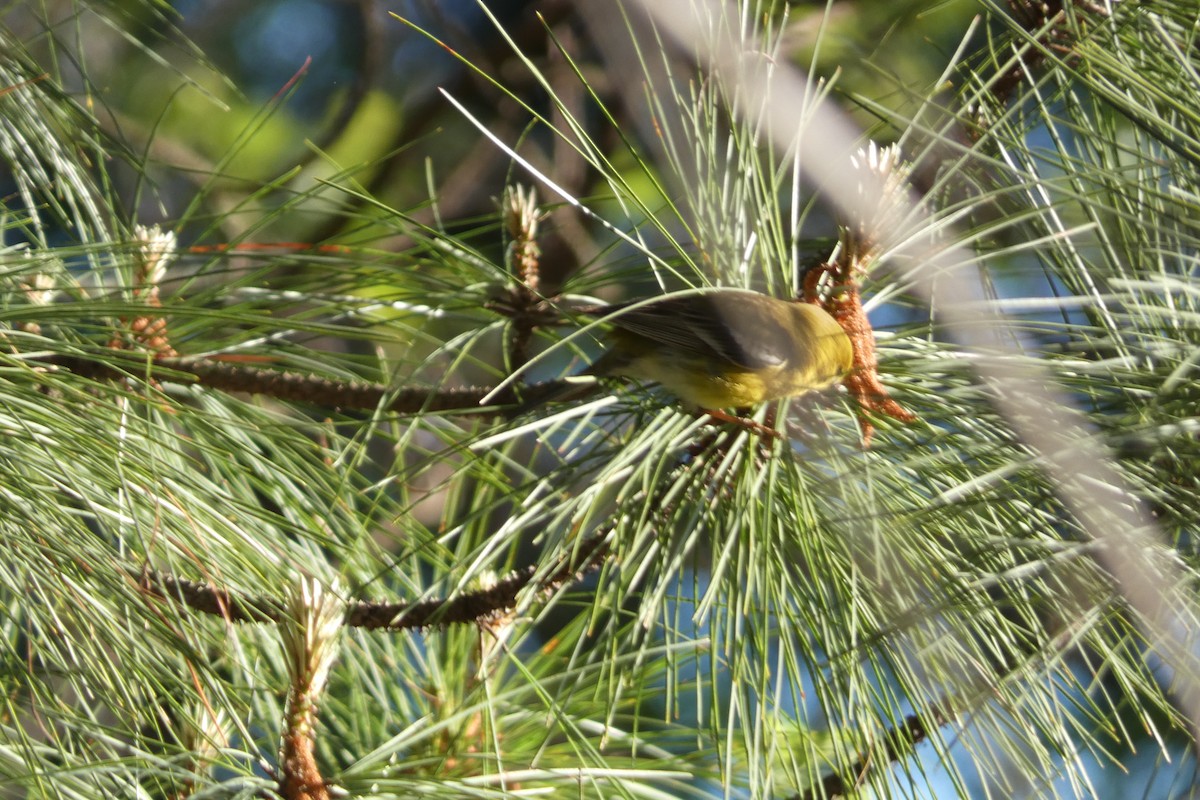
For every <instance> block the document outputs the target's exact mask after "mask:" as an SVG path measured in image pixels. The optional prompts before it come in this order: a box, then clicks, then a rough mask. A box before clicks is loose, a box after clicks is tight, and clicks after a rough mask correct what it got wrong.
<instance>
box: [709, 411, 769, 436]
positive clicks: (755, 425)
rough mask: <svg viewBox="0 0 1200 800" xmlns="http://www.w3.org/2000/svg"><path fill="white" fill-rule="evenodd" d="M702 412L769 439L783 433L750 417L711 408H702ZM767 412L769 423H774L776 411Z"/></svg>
mask: <svg viewBox="0 0 1200 800" xmlns="http://www.w3.org/2000/svg"><path fill="white" fill-rule="evenodd" d="M700 413H702V414H707V415H708V417H709V419H712V420H713V421H715V422H724V423H727V424H730V425H736V426H738V427H739V428H741V429H742V430H746V431H749V432H750V433H755V434H758V435H759V436H762V437H765V438H768V439H770V438H776V439H777V438H781V437H782V434H780V433H779V431H777V430H775V429H774V428H773V427H768V425H764V424H763V423H761V422H757V421H755V420H752V419H750V418H749V417H742V416H735V415H733V414H726V413H725V412H724V411H719V410H710V409H701V410H700ZM767 414H768V418H767V421H768V423H774V421H775V420H774V416H775V414H774V412H773V411H768V412H767Z"/></svg>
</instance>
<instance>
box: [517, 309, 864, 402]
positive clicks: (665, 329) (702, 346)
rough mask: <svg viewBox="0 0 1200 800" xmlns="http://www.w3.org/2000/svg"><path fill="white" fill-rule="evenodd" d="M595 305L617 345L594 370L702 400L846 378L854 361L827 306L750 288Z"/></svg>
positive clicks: (804, 388)
mask: <svg viewBox="0 0 1200 800" xmlns="http://www.w3.org/2000/svg"><path fill="white" fill-rule="evenodd" d="M587 313H589V314H591V315H592V316H603V317H604V321H605V322H607V323H610V324H611V325H612V330H611V331H609V332H608V334H607V337H606V338H607V340H608V342H609V345H610V346H609V349H608V350H607V352H605V354H604V355H603V356H602V357H601V358H600V359H599V360H598V361H597V362H596V363H595V364H594V365H592V367H591V369H589V370H588V371H587V372H588V374H591V375H597V376H620V377H626V378H635V379H639V380H646V381H655V382H657V383H659V384H660V385H662V387H663V388H664V389H666V390H667V391H669V392H671V393H672V394H674V395H675V396H676V397H678V398H679V399H680V400H682V401H684V402H685V403H689V404H691V405H694V406H697V407H699V408H702V409H720V408H731V407H741V406H754V405H758V404H759V403H764V402H767V401H768V400H777V399H779V398H782V397H794V396H796V395H801V394H805V393H807V392H811V391H816V390H819V389H824V388H825V387H827V386H830V385H832V384H834V383H836V382H837V381H839V380H841V379H842V378H843V377H844V376H845V375H846V373H848V372H849V371H850V368H851V363H852V360H853V354H852V349H851V345H850V339H849V338H848V337H847V336H846V333H845V331H843V330H842V327H841V325H839V324H838V323H837V321H836V320H834V318H833V317H831V316H830V315H829V314H828V312H826V311H825V310H824V309H822V308H820V307H818V306H815V305H813V304H811V303H801V302H788V301H786V300H778V299H776V298H774V297H768V296H767V295H764V294H760V293H758V292H751V291H746V290H743V289H716V290H713V291H708V292H704V293H701V294H690V295H681V296H678V297H667V298H664V299H662V300H656V301H654V302H650V303H646V304H644V305H638V304H637V303H636V302H634V303H621V304H617V305H611V306H603V307H600V308H596V309H588V310H587ZM572 394H577V393H574V392H573V393H572ZM550 399H567V398H566V397H563V396H559V397H554V398H550ZM535 402H536V401H535Z"/></svg>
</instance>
